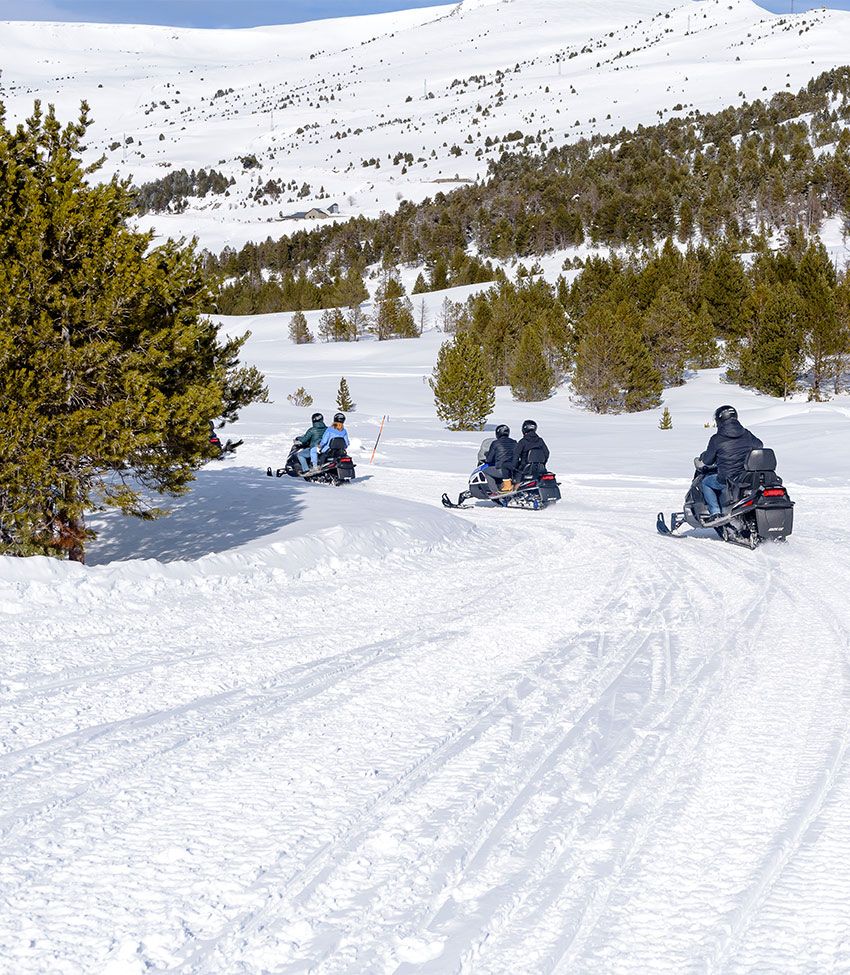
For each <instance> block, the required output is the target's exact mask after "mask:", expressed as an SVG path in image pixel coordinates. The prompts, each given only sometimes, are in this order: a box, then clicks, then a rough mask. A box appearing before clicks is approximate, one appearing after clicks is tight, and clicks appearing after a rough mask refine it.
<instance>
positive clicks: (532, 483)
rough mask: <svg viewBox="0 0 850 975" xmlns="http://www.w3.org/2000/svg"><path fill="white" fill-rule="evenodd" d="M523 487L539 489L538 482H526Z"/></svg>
mask: <svg viewBox="0 0 850 975" xmlns="http://www.w3.org/2000/svg"><path fill="white" fill-rule="evenodd" d="M523 487H524V488H533V487H537V481H526V482H525V484H523Z"/></svg>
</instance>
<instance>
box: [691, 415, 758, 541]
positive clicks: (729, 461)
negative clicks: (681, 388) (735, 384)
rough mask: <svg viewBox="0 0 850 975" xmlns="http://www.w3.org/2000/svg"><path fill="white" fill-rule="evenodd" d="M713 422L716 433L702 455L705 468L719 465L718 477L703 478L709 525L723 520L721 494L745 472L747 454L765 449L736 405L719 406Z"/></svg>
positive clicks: (710, 475) (701, 458)
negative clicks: (740, 416)
mask: <svg viewBox="0 0 850 975" xmlns="http://www.w3.org/2000/svg"><path fill="white" fill-rule="evenodd" d="M714 419H715V422H716V423H717V433H715V434H714V436H713V437H712V438H711V439H710V440H709V441H708V446H707V447H706V449H705V450H704V451H703V452H702V454H700V460H701V461H702V464H703V466H704V467H714V466H715V465H716V466H717V473H716V474H706V476H705V477H703V479H702V496H703V497H704V498H705V503H706V504H707V505H708V518H707V519H706V524H708V525H711V524H712V523H713V522H714V521H717V520H719V519H720V518H721V517H722V516H721V509H720V495H721V493H722V491H723V488H724V487H725V485H726V482H727V481H734V480H736V479H737V478H739V477H740V476H741V474H743V472H744V464H745V462H746V459H747V454H749V452H750V451H751V450H756V449H757V448H759V447H763V446H764V444H763V443H762V442H761V440H759V438H758V437H757V436H755V434H753V433H750V431H749V430H747V429H746V428H745V427H743V426H741V424H740V422H739V421H738V411H737V410H736V409H735V407H734V406H718V408H717V409H716V410H715V411H714Z"/></svg>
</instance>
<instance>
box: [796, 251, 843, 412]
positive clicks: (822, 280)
mask: <svg viewBox="0 0 850 975" xmlns="http://www.w3.org/2000/svg"><path fill="white" fill-rule="evenodd" d="M796 285H797V291H798V293H799V295H800V322H801V330H802V332H803V334H804V336H805V349H806V352H807V354H808V356H809V361H810V363H811V386H810V389H809V396H810V398H811V399H814V400H820V399H823V398H824V395H825V394H824V386H825V385H826V382H827V381H828V380H829V378H830V377H831V376H832V375H833V374H834V371H835V359H836V357H837V356H840V355H841V353H842V351H843V346H844V336H843V334H842V328H841V323H840V318H839V312H838V295H837V293H836V285H837V280H836V274H835V267H834V266H833V264H832V261H831V260H830V259H829V255H828V254H827V252H826V248H825V247H824V246H823V244H822V243H820V242H818V243H817V244H815V243H812V244H810V245H809V246H808V247H807V248H806V252H805V253H804V254H803V257H802V259H801V260H800V267H799V269H798V272H797V281H796Z"/></svg>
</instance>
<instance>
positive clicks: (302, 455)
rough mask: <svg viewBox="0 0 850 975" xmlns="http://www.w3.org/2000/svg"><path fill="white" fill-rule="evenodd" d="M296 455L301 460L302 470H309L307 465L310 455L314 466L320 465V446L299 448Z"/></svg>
mask: <svg viewBox="0 0 850 975" xmlns="http://www.w3.org/2000/svg"><path fill="white" fill-rule="evenodd" d="M295 456H296V457H297V458H298V460H299V462H300V464H301V470H302V471H306V470H309V467H308V466H307V458H308V457H309V458H310V460H311V461H312V462H313V467H318V465H319V448H318V447H305V448H304V449H303V450H299V451H298V453H297V454H296V455H295Z"/></svg>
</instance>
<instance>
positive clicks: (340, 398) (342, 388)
mask: <svg viewBox="0 0 850 975" xmlns="http://www.w3.org/2000/svg"><path fill="white" fill-rule="evenodd" d="M336 405H337V407H338V408H339V409H340V410H342V412H343V413H353V412H354V410H356V409H357V405H356V404H355V403H353V402H352V399H351V392H350V390H349V388H348V380H347V379H346V378H345V376H343V377H342V379H340V381H339V389H338V390H337V393H336Z"/></svg>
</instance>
